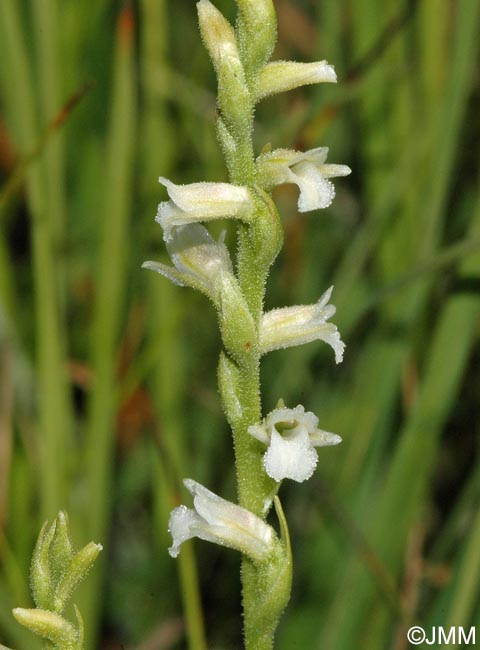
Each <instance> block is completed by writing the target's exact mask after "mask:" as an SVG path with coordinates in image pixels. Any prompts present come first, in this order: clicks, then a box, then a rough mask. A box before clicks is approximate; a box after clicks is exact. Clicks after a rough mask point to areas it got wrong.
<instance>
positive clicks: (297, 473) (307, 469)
mask: <svg viewBox="0 0 480 650" xmlns="http://www.w3.org/2000/svg"><path fill="white" fill-rule="evenodd" d="M317 427H318V418H317V416H316V415H315V414H314V413H311V412H309V411H307V412H305V409H304V407H303V406H301V405H298V406H296V407H295V408H293V409H289V408H286V407H284V406H281V407H280V408H276V409H275V410H273V411H272V412H271V413H270V414H269V415H267V417H266V418H264V420H263V422H262V423H260V424H254V425H253V426H251V427H249V428H248V432H249V434H250V435H251V436H253V437H254V438H256V439H257V440H259V441H260V442H262V443H263V444H265V445H267V446H268V449H267V451H266V453H265V455H264V457H263V465H264V467H265V471H266V472H267V474H268V476H270V477H271V478H273V479H274V480H275V481H277V482H279V481H282V480H283V479H285V478H289V479H292V480H293V481H297V482H298V483H302V482H303V481H305V480H306V479H308V478H310V477H311V476H312V474H313V472H314V470H315V467H316V466H317V462H318V455H317V452H316V450H315V447H327V446H331V445H338V444H339V443H340V442H341V441H342V439H341V438H340V436H337V435H336V434H335V433H329V432H328V431H323V430H322V429H318V428H317Z"/></svg>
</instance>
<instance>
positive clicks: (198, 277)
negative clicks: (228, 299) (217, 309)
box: [142, 223, 233, 303]
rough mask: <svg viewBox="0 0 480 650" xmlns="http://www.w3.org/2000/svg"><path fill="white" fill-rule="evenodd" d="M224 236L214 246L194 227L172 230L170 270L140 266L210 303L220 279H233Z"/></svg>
mask: <svg viewBox="0 0 480 650" xmlns="http://www.w3.org/2000/svg"><path fill="white" fill-rule="evenodd" d="M224 238H225V232H223V233H222V235H221V236H220V239H219V241H218V242H216V241H215V240H214V239H213V237H212V236H211V235H210V233H209V232H208V230H207V229H206V228H205V227H204V226H202V225H200V224H198V223H191V224H188V225H187V226H178V227H172V229H171V233H170V238H169V239H168V240H167V244H166V245H167V251H168V254H169V255H170V258H171V260H172V262H173V264H174V267H171V266H166V265H165V264H161V263H160V262H144V263H143V265H142V266H143V268H146V269H151V270H152V271H156V272H157V273H160V274H161V275H163V276H165V277H166V278H168V279H169V280H171V281H172V282H174V283H175V284H178V285H180V286H190V287H193V288H194V289H198V290H199V291H201V292H202V293H204V294H205V295H207V296H208V297H209V298H210V299H211V300H212V301H213V302H214V303H217V302H218V300H219V297H220V288H221V281H222V278H223V277H229V276H230V275H232V276H233V267H232V261H231V259H230V254H229V252H228V248H227V247H226V246H225V244H224Z"/></svg>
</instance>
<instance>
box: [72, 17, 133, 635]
mask: <svg viewBox="0 0 480 650" xmlns="http://www.w3.org/2000/svg"><path fill="white" fill-rule="evenodd" d="M133 19H134V17H133V12H132V11H131V10H130V9H129V8H128V7H126V8H125V9H123V11H121V13H120V15H119V20H118V26H117V36H116V51H115V63H114V84H113V92H112V103H111V118H110V129H109V134H108V149H107V158H106V178H105V200H104V204H103V209H102V210H101V211H100V213H99V215H98V219H99V223H100V226H101V228H100V232H101V239H100V250H99V261H98V288H97V295H96V305H95V320H94V323H93V331H92V362H93V368H94V373H95V374H94V383H93V387H92V393H91V397H90V404H89V413H88V423H87V448H86V461H87V463H86V472H87V480H88V501H87V503H86V504H85V505H86V509H87V521H88V531H89V535H90V536H91V537H92V538H94V539H101V540H104V539H105V538H106V535H107V531H108V522H109V518H110V507H111V503H110V498H111V497H110V495H111V474H112V459H113V455H114V454H113V444H114V432H115V415H116V406H117V403H116V395H117V391H116V371H117V361H118V345H119V340H118V339H119V335H120V331H121V328H120V318H121V312H122V305H123V301H124V294H125V277H126V264H125V260H126V259H127V257H128V256H127V248H128V218H129V215H130V206H131V200H132V174H133V168H134V167H133V164H132V163H133V151H134V138H135V120H136V100H135V90H134V40H133V39H134V24H133ZM101 574H102V572H101V571H97V572H96V573H95V575H94V576H93V579H92V581H91V582H90V583H89V587H90V592H89V599H88V601H87V602H86V603H85V605H84V606H83V609H84V612H85V619H86V629H87V633H92V634H93V633H94V630H95V628H96V625H95V622H94V620H93V619H98V616H99V613H100V612H99V607H98V596H97V594H98V593H99V591H100V589H99V585H100V583H101V582H102V575H101ZM92 645H94V643H93V641H92V640H90V641H89V642H87V643H86V647H87V648H88V647H92Z"/></svg>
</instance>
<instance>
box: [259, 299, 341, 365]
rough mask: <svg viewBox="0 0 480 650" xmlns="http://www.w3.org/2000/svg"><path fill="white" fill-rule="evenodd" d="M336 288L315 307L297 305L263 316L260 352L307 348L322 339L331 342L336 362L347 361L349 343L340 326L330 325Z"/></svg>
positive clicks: (275, 310) (333, 311)
mask: <svg viewBox="0 0 480 650" xmlns="http://www.w3.org/2000/svg"><path fill="white" fill-rule="evenodd" d="M332 290H333V287H330V288H329V289H328V290H327V291H325V293H324V294H323V295H322V297H321V298H320V300H319V301H318V302H317V303H315V304H314V305H296V306H294V307H283V308H281V309H273V310H272V311H269V312H267V313H266V314H263V316H262V320H261V323H260V352H261V354H265V353H266V352H270V351H272V350H279V349H282V348H289V347H293V346H295V345H303V344H304V343H310V342H311V341H316V340H318V339H320V340H322V341H325V343H328V345H330V347H331V348H332V349H333V351H334V352H335V361H336V363H340V362H341V361H342V360H343V351H344V349H345V343H344V342H343V341H342V339H341V338H340V333H339V332H338V330H337V326H336V325H334V324H333V323H327V321H328V319H329V318H331V317H332V316H333V315H334V314H335V311H336V309H335V305H330V304H328V301H329V300H330V296H331V295H332Z"/></svg>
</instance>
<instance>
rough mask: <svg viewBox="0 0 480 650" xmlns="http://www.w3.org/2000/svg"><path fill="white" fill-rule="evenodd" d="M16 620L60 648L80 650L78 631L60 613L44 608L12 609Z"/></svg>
mask: <svg viewBox="0 0 480 650" xmlns="http://www.w3.org/2000/svg"><path fill="white" fill-rule="evenodd" d="M13 615H14V617H15V618H16V620H17V621H18V622H19V623H21V625H24V626H25V627H27V628H28V629H29V630H30V631H31V632H33V633H34V634H37V635H38V636H40V637H42V638H43V639H47V640H48V641H51V642H52V643H53V644H54V645H55V646H56V648H59V649H60V648H61V650H81V645H80V643H79V642H80V638H79V633H78V631H77V630H76V629H75V627H74V626H73V625H72V624H71V623H69V622H68V621H67V620H66V619H64V618H63V617H62V616H60V614H56V613H55V612H49V611H46V610H44V609H23V608H22V607H17V608H16V609H14V610H13Z"/></svg>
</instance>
